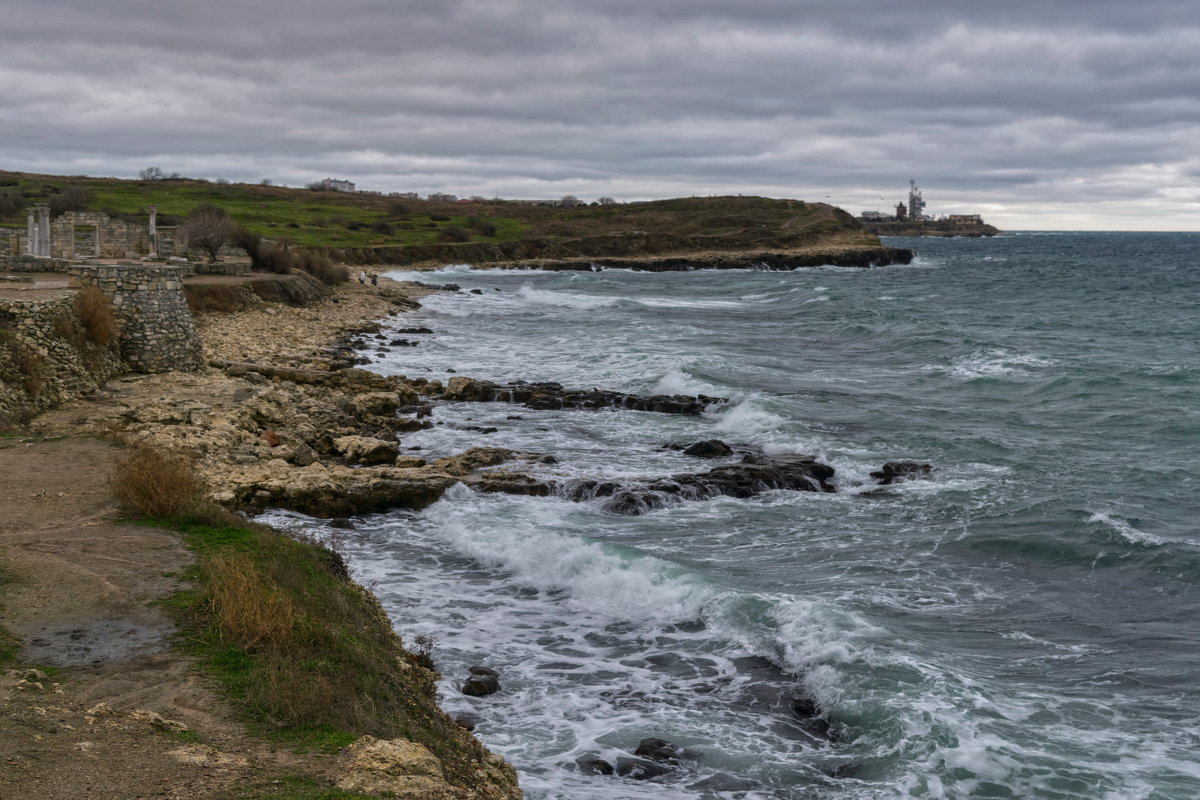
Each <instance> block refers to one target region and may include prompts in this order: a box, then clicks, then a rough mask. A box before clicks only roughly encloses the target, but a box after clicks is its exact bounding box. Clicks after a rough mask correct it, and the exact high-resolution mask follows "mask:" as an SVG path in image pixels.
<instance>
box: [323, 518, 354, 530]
mask: <svg viewBox="0 0 1200 800" xmlns="http://www.w3.org/2000/svg"><path fill="white" fill-rule="evenodd" d="M329 527H331V528H340V529H341V530H344V531H352V530H354V523H353V522H351V521H350V520H348V519H346V518H345V517H336V518H334V519H331V520H329Z"/></svg>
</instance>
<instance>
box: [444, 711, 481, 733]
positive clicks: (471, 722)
mask: <svg viewBox="0 0 1200 800" xmlns="http://www.w3.org/2000/svg"><path fill="white" fill-rule="evenodd" d="M450 719H452V720H453V721H454V724H455V725H457V726H458V727H460V728H465V729H467V730H469V731H473V730H475V727H476V726H477V725H479V717H477V716H476V715H474V714H468V713H466V712H461V713H458V714H454V715H452V716H451V717H450Z"/></svg>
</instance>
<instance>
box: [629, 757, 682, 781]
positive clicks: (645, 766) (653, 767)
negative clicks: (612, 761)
mask: <svg viewBox="0 0 1200 800" xmlns="http://www.w3.org/2000/svg"><path fill="white" fill-rule="evenodd" d="M675 771H676V768H675V767H671V766H667V765H666V764H659V763H657V762H655V761H649V760H647V759H644V758H630V757H629V756H621V757H620V758H618V759H617V774H618V775H620V776H621V777H622V778H633V779H634V780H635V781H648V780H651V779H652V778H660V777H662V776H663V775H670V774H671V773H672V772H675Z"/></svg>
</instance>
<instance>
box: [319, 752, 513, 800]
mask: <svg viewBox="0 0 1200 800" xmlns="http://www.w3.org/2000/svg"><path fill="white" fill-rule="evenodd" d="M339 767H340V769H339V775H338V778H337V781H336V785H337V787H338V788H339V789H342V790H344V791H347V792H356V793H361V794H372V795H381V796H386V797H394V798H397V799H398V800H519V799H520V797H521V791H520V789H518V788H517V776H516V771H515V770H514V769H513V768H512V766H511V765H509V764H508V763H507V762H505V761H504V759H503V758H501V757H500V756H497V755H491V756H488V757H487V759H486V760H485V761H484V762H483V763H482V764H481V766H480V768H479V769H478V770H476V773H477V776H476V777H477V779H478V782H477V784H476V785H475V786H473V787H472V788H471V789H464V788H462V787H459V786H455V785H453V784H451V783H450V782H449V781H447V780H446V775H445V773H444V771H443V769H442V762H441V761H439V760H438V758H437V756H435V755H434V754H433V753H432V752H430V751H429V749H428V748H426V747H425V746H423V745H420V744H418V743H416V742H411V741H409V740H407V739H376V738H375V737H373V736H363V737H361V738H359V739H357V740H355V741H354V742H353V743H352V744H351V745H350V746H349V747H347V748H346V750H345V751H344V752H343V754H342V756H341V758H340V764H339Z"/></svg>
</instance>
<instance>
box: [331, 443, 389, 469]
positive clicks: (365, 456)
mask: <svg viewBox="0 0 1200 800" xmlns="http://www.w3.org/2000/svg"><path fill="white" fill-rule="evenodd" d="M333 446H334V449H335V450H337V452H339V453H341V454H342V456H343V457H344V458H345V459H346V461H348V462H349V463H351V464H392V463H395V461H396V457H397V456H399V455H400V445H399V444H398V443H397V442H388V441H385V440H383V439H375V438H373V437H370V436H341V437H338V438H337V439H334V440H333Z"/></svg>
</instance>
